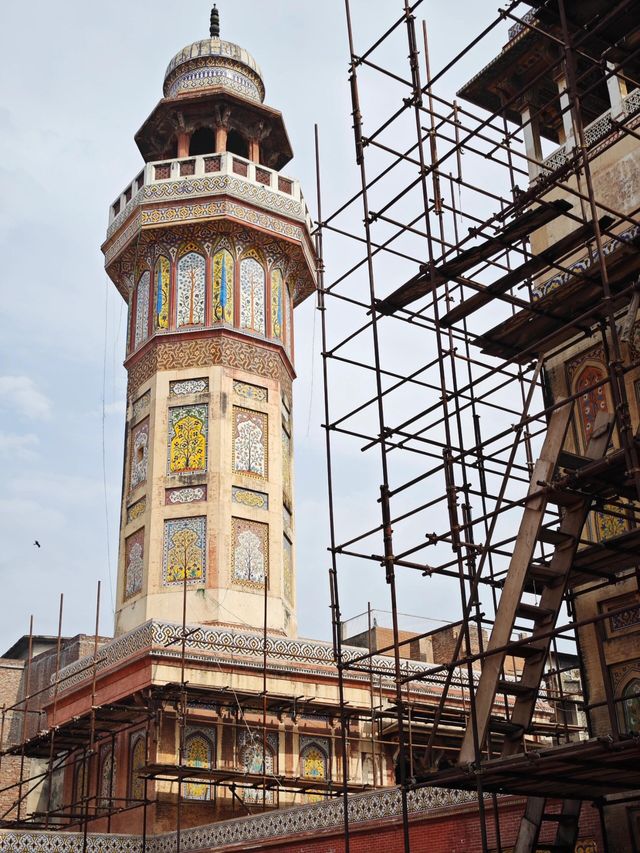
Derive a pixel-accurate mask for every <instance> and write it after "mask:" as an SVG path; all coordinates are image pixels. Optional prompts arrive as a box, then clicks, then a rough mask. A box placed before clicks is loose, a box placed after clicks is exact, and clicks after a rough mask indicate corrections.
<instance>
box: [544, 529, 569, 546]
mask: <svg viewBox="0 0 640 853" xmlns="http://www.w3.org/2000/svg"><path fill="white" fill-rule="evenodd" d="M538 541H539V542H544V544H545V545H568V544H569V543H571V542H573V541H574V537H573V536H571V534H570V533H563V532H562V530H551V529H550V528H549V527H541V528H540V531H539V533H538Z"/></svg>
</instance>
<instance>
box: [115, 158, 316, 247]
mask: <svg viewBox="0 0 640 853" xmlns="http://www.w3.org/2000/svg"><path fill="white" fill-rule="evenodd" d="M211 195H231V196H236V197H238V198H240V199H241V200H242V201H246V202H249V203H253V204H255V205H256V206H258V207H265V208H268V209H269V210H272V211H273V212H275V213H280V214H282V215H283V216H286V217H288V218H290V219H295V220H298V221H301V222H303V223H304V224H305V225H306V228H307V231H308V232H309V233H311V230H312V225H313V224H312V220H311V216H310V214H309V210H308V208H307V205H306V203H305V200H304V197H303V195H302V192H301V189H300V182H299V181H297V180H294V179H293V178H288V177H286V176H285V175H283V174H282V173H281V172H277V171H275V170H274V169H269V168H267V167H266V166H262V165H261V164H259V163H255V162H253V161H251V160H247V159H245V158H244V157H240V156H238V155H237V154H232V153H231V152H229V151H225V152H222V153H218V154H200V155H196V156H192V157H176V158H174V159H167V160H157V161H155V162H151V163H147V164H146V165H145V167H144V169H143V170H142V171H141V172H140V174H139V175H137V176H136V177H135V178H134V179H133V181H131V183H130V184H129V185H128V186H127V187H125V189H124V190H123V191H122V193H121V194H120V195H119V196H118V198H117V199H116V200H115V201H114V202H113V204H112V205H111V206H110V208H109V228H108V230H107V239H109V238H110V237H111V236H112V235H113V234H115V232H116V231H117V230H118V229H119V228H120V226H121V225H122V224H123V223H124V222H125V221H126V220H127V219H128V218H129V216H130V215H131V213H132V212H133V211H134V209H135V208H136V207H138V206H140V205H142V204H145V203H156V202H158V201H162V200H173V201H176V200H184V199H189V198H197V197H203V196H211Z"/></svg>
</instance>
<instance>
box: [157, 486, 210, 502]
mask: <svg viewBox="0 0 640 853" xmlns="http://www.w3.org/2000/svg"><path fill="white" fill-rule="evenodd" d="M206 499H207V487H206V486H185V487H184V488H177V489H167V490H166V491H165V493H164V502H165V503H166V504H191V503H195V502H196V501H206Z"/></svg>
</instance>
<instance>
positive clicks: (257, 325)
mask: <svg viewBox="0 0 640 853" xmlns="http://www.w3.org/2000/svg"><path fill="white" fill-rule="evenodd" d="M264 290H265V276H264V268H263V266H262V264H260V263H259V262H258V261H257V260H256V259H255V258H243V259H242V260H241V261H240V328H241V329H248V330H249V331H252V332H258V334H260V335H264V333H265V320H264V314H265V312H264V307H265V305H264V301H265V300H264Z"/></svg>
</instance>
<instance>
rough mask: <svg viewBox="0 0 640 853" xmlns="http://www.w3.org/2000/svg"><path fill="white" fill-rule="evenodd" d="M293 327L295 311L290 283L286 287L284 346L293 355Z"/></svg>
mask: <svg viewBox="0 0 640 853" xmlns="http://www.w3.org/2000/svg"><path fill="white" fill-rule="evenodd" d="M292 329H293V312H292V310H291V294H290V292H289V285H288V284H286V285H285V287H284V348H285V349H286V351H287V352H288V353H289V355H291V338H292V335H291V331H292Z"/></svg>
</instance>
